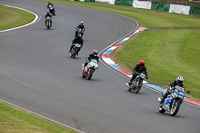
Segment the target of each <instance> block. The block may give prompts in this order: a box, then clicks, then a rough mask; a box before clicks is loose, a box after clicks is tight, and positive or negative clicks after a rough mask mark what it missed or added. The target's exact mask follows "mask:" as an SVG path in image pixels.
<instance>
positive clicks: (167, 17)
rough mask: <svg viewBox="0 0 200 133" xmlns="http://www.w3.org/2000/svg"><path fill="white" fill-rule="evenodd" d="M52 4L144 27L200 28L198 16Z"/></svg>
mask: <svg viewBox="0 0 200 133" xmlns="http://www.w3.org/2000/svg"><path fill="white" fill-rule="evenodd" d="M39 1H49V0H39ZM51 2H53V3H56V2H57V3H62V4H68V5H75V6H82V7H88V8H93V9H99V10H103V11H109V12H114V13H118V14H122V15H125V16H128V17H130V18H134V19H136V20H138V21H139V22H140V23H141V26H143V27H200V19H199V17H197V16H188V15H180V14H170V13H167V12H160V11H155V10H147V9H138V8H133V7H130V6H120V5H110V4H104V3H96V2H94V3H92V2H76V1H68V0H51ZM55 8H56V6H55Z"/></svg>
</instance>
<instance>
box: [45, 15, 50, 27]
mask: <svg viewBox="0 0 200 133" xmlns="http://www.w3.org/2000/svg"><path fill="white" fill-rule="evenodd" d="M47 17H50V18H51V19H52V16H51V14H50V13H49V12H47V14H46V15H45V26H47ZM51 19H50V25H51V26H52V20H51Z"/></svg>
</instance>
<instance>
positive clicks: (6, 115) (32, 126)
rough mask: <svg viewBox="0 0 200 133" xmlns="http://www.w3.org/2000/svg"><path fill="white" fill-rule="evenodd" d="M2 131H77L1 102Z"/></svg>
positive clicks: (53, 132) (65, 132)
mask: <svg viewBox="0 0 200 133" xmlns="http://www.w3.org/2000/svg"><path fill="white" fill-rule="evenodd" d="M0 133H75V132H74V131H70V130H67V129H66V128H64V127H61V126H58V125H56V124H54V123H51V122H49V121H46V120H43V119H39V118H37V117H35V116H33V115H32V114H28V113H25V112H23V111H19V110H17V109H14V108H11V107H9V106H7V105H5V104H3V103H1V102H0Z"/></svg>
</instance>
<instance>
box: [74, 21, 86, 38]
mask: <svg viewBox="0 0 200 133" xmlns="http://www.w3.org/2000/svg"><path fill="white" fill-rule="evenodd" d="M78 29H81V30H82V31H85V26H84V22H83V21H81V22H80V24H78V25H77V26H76V31H75V37H76V36H77V35H78ZM82 36H83V32H82Z"/></svg>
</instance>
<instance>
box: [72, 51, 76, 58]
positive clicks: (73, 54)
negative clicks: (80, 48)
mask: <svg viewBox="0 0 200 133" xmlns="http://www.w3.org/2000/svg"><path fill="white" fill-rule="evenodd" d="M75 53H76V51H75V50H74V49H72V51H71V57H72V58H73V59H74V58H75Z"/></svg>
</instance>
